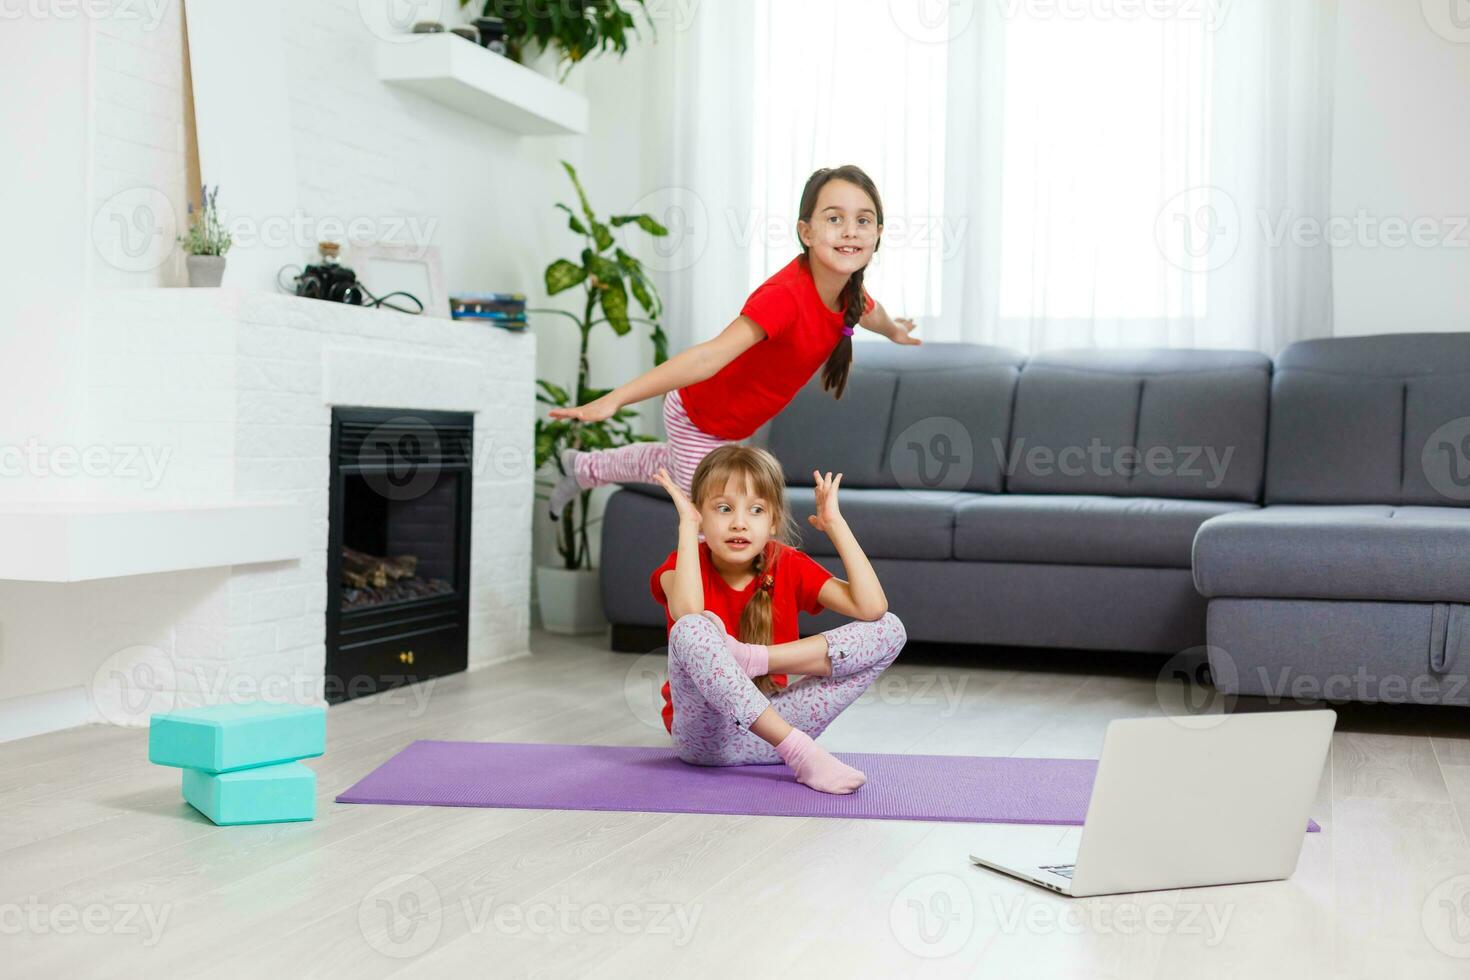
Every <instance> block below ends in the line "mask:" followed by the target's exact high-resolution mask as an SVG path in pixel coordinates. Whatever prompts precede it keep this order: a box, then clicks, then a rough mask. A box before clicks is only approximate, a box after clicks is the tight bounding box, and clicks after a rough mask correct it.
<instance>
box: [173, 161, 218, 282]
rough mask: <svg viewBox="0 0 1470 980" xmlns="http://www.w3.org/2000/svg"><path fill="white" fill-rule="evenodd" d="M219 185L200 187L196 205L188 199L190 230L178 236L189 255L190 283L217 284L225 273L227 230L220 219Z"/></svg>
mask: <svg viewBox="0 0 1470 980" xmlns="http://www.w3.org/2000/svg"><path fill="white" fill-rule="evenodd" d="M217 197H219V185H218V184H216V185H215V186H214V190H213V191H211V190H210V189H209V187H208V186H207V185H201V186H200V188H199V201H200V204H199V207H197V208H196V207H194V202H193V201H190V202H189V233H188V234H187V235H182V236H180V238H179V244H180V245H182V246H184V252H185V253H186V254H187V256H188V266H189V285H190V286H218V285H219V284H220V281H221V280H222V279H223V278H224V275H225V253H226V252H228V251H229V250H230V233H229V232H227V231H225V228H224V225H223V224H221V223H220V220H219V208H218V207H216V205H215V198H217Z"/></svg>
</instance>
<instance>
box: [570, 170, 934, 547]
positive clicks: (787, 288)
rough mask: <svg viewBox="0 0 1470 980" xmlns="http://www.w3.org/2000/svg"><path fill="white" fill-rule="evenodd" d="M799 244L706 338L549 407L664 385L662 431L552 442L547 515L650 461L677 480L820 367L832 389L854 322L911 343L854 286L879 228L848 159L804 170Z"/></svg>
mask: <svg viewBox="0 0 1470 980" xmlns="http://www.w3.org/2000/svg"><path fill="white" fill-rule="evenodd" d="M796 231H797V235H798V236H799V237H800V239H801V254H800V255H798V256H797V257H796V258H794V259H792V260H791V262H790V263H788V264H787V265H786V267H785V268H783V269H782V270H781V271H780V272H777V273H776V274H775V275H774V276H772V277H771V278H769V279H767V280H766V281H765V282H764V283H762V284H761V285H760V286H759V287H758V288H757V289H756V291H755V292H754V293H752V294H751V295H750V298H749V299H747V300H746V301H745V306H744V307H742V308H741V310H740V315H739V316H738V317H736V318H735V320H734V321H733V322H732V323H731V324H730V325H729V326H728V327H726V328H725V329H724V330H723V331H722V332H721V333H720V334H719V335H718V336H717V337H714V338H712V339H710V340H707V341H705V342H704V343H702V344H696V345H694V346H693V347H691V348H689V349H688V350H685V351H681V352H680V353H678V354H676V355H675V356H673V357H671V358H669V359H668V360H667V361H665V362H664V363H662V364H660V365H659V366H658V367H656V368H654V369H653V370H652V371H649V372H648V373H647V374H644V375H642V376H641V377H638V378H636V379H634V380H633V381H630V382H628V383H627V384H625V385H622V386H621V387H618V388H614V389H613V390H612V391H610V392H608V393H607V394H606V395H603V396H602V397H601V398H599V399H597V400H596V401H592V402H588V403H587V404H586V405H579V406H577V407H576V408H556V409H552V410H551V413H550V414H551V417H552V418H558V419H580V420H581V421H584V422H598V421H601V420H603V419H606V418H609V417H610V416H611V415H612V414H613V413H614V412H616V411H618V409H620V408H623V407H624V406H626V405H632V404H634V403H635V402H641V401H643V400H644V399H646V398H653V397H656V396H658V395H662V394H665V393H667V394H668V397H667V398H665V399H664V431H665V432H667V433H668V442H640V443H635V444H633V445H631V446H622V447H620V448H618V449H608V450H596V451H581V450H577V449H567V450H563V452H562V454H561V457H560V460H559V461H560V463H561V469H562V473H563V476H562V478H561V479H560V480H559V481H557V484H556V486H555V487H553V488H552V491H551V504H550V507H551V517H552V519H553V520H554V519H556V518H559V517H560V516H561V512H562V511H563V510H564V509H565V508H566V506H567V504H569V503H571V502H572V499H573V498H574V497H576V496H577V494H579V493H581V492H582V491H583V490H590V489H591V488H593V487H600V486H603V485H605V484H608V483H625V482H628V481H648V480H652V479H653V475H654V474H655V473H657V472H658V471H659V470H660V469H666V470H668V471H669V473H670V474H672V476H673V479H674V483H675V484H677V485H678V486H679V487H681V488H683V489H684V490H685V491H688V489H689V481H690V479H691V478H692V476H693V474H694V468H695V467H696V466H698V465H699V461H700V460H701V459H703V458H704V455H705V454H706V453H708V452H709V451H710V450H711V449H714V448H715V447H716V446H720V445H723V444H725V443H727V442H738V441H739V440H741V439H745V438H748V437H749V436H750V435H751V434H752V433H754V432H755V430H756V429H759V428H760V427H761V426H762V425H764V424H765V423H766V422H767V421H769V420H770V419H772V418H774V417H775V416H776V413H778V412H780V411H781V409H783V408H785V407H786V404H787V402H789V401H791V399H792V398H793V397H795V395H796V393H797V391H799V390H800V389H801V386H802V385H804V384H806V382H807V380H808V379H809V378H811V376H812V375H813V374H814V373H816V371H817V369H818V368H819V367H820V368H821V370H822V387H823V388H824V389H831V390H832V392H833V397H834V398H841V397H842V391H843V388H845V387H846V385H847V374H848V371H849V369H850V368H851V366H852V333H853V327H854V326H860V327H863V328H864V329H866V330H871V331H873V332H874V333H877V334H882V335H883V336H885V337H887V338H888V339H889V340H892V341H893V342H894V343H898V344H917V343H919V340H918V338H916V337H913V336H911V335H910V331H912V330H913V329H914V323H913V321H912V320H907V319H899V320H894V319H892V318H891V317H889V315H888V314H887V313H886V312H885V311H884V309H883V307H882V306H881V305H879V304H878V303H876V302H875V301H874V300H873V298H872V297H871V296H869V295H868V293H867V292H866V291H865V290H864V289H863V273H864V271H865V270H866V269H867V267H868V262H869V261H870V260H871V259H872V257H873V254H874V253H875V252H877V251H878V244H879V241H880V239H881V236H882V234H883V203H882V201H881V200H879V198H878V188H877V187H876V186H874V184H873V181H872V180H871V179H870V178H869V177H868V175H867V174H865V173H863V171H862V170H861V169H860V168H858V167H855V166H852V165H850V164H849V165H847V166H842V167H837V168H835V169H830V170H829V169H822V170H818V171H817V172H816V173H814V174H812V175H811V177H809V178H807V182H806V186H805V188H803V190H802V192H801V203H800V206H799V208H798V220H797V222H796Z"/></svg>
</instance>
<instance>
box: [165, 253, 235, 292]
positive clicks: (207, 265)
mask: <svg viewBox="0 0 1470 980" xmlns="http://www.w3.org/2000/svg"><path fill="white" fill-rule="evenodd" d="M188 258H189V261H188V266H189V285H190V286H218V285H219V284H220V280H222V279H223V278H224V277H225V257H224V256H223V255H191V256H189V257H188ZM175 268H177V266H175Z"/></svg>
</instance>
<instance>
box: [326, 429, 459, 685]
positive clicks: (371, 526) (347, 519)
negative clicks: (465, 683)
mask: <svg viewBox="0 0 1470 980" xmlns="http://www.w3.org/2000/svg"><path fill="white" fill-rule="evenodd" d="M473 460H474V416H473V415H472V414H469V413H459V412H428V411H416V410H407V409H381V408H334V409H332V459H331V486H330V490H329V498H328V500H329V502H328V514H329V520H328V533H327V678H326V698H327V701H328V702H329V703H332V704H336V703H338V702H341V701H347V700H351V699H352V698H358V697H363V696H364V695H367V694H372V693H375V692H377V691H382V690H386V689H389V688H394V687H400V686H402V685H404V684H414V683H418V682H420V681H424V680H427V679H429V678H431V677H440V676H443V675H445V674H451V673H455V672H456V671H462V670H464V669H465V665H466V663H467V661H468V652H469V578H470V575H469V572H470V490H471V484H472V482H473V481H472V469H471V467H472V463H473Z"/></svg>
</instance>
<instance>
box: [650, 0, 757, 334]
mask: <svg viewBox="0 0 1470 980" xmlns="http://www.w3.org/2000/svg"><path fill="white" fill-rule="evenodd" d="M755 8H756V0H721V2H719V3H706V4H700V5H699V6H698V7H696V8H691V11H692V13H691V16H689V17H688V18H687V20H680V21H678V22H676V23H671V22H670V21H668V20H663V21H660V24H659V33H658V40H657V43H655V44H651V45H649V48H648V54H649V55H650V57H651V59H652V65H651V68H650V71H649V72H648V74H647V76H646V78H647V79H648V89H647V94H648V95H649V105H648V111H647V114H646V115H645V116H644V117H643V129H642V131H643V133H644V134H645V135H644V139H643V144H644V146H645V147H647V148H648V149H646V150H645V156H644V167H645V172H644V174H643V175H642V185H643V186H645V187H648V188H650V191H649V192H648V194H647V195H646V196H645V197H644V198H643V199H642V200H640V201H638V202H637V203H636V204H635V206H634V207H633V208H632V209H631V210H633V211H636V212H645V213H648V214H652V215H653V216H654V217H655V218H657V219H658V220H659V221H660V222H662V223H663V224H664V225H665V226H667V227H668V229H669V236H668V237H667V238H662V239H652V240H648V239H645V238H642V237H640V238H639V248H638V252H637V254H638V256H639V258H640V259H641V260H642V261H643V263H644V265H645V267H646V268H648V269H649V270H650V272H651V274H652V275H653V276H654V278H655V281H656V282H657V283H658V286H659V291H660V294H661V295H662V296H663V299H664V308H665V316H664V329H665V331H666V333H667V334H668V337H669V352H670V353H671V354H672V353H677V352H678V351H680V350H683V349H684V348H686V347H689V346H690V345H692V344H696V343H699V342H700V341H702V340H707V339H708V338H710V337H712V336H714V335H715V334H717V333H719V332H720V331H721V330H722V329H724V327H725V326H726V325H727V324H728V323H729V322H730V321H731V320H733V319H734V318H735V316H736V314H738V313H739V312H740V307H741V306H742V305H743V304H744V303H745V299H746V297H747V296H748V295H749V293H750V289H749V286H748V285H747V282H746V279H747V276H746V268H747V266H748V264H749V252H748V248H749V246H748V244H743V243H742V242H741V241H740V240H739V238H738V236H736V235H734V234H731V233H730V231H729V229H730V226H731V216H732V215H734V216H740V215H744V214H748V213H749V212H750V211H752V210H753V203H752V202H753V197H752V190H751V182H752V171H753V165H754V160H753V157H752V155H751V139H750V134H751V130H752V126H753V122H752V112H753V102H752V99H751V90H752V87H753V85H754V69H753V65H754V62H753V58H752V51H753V49H754V41H753V31H754V25H755V22H756V9H755ZM663 9H664V10H677V9H680V8H678V7H677V6H671V7H665V8H663Z"/></svg>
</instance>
